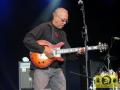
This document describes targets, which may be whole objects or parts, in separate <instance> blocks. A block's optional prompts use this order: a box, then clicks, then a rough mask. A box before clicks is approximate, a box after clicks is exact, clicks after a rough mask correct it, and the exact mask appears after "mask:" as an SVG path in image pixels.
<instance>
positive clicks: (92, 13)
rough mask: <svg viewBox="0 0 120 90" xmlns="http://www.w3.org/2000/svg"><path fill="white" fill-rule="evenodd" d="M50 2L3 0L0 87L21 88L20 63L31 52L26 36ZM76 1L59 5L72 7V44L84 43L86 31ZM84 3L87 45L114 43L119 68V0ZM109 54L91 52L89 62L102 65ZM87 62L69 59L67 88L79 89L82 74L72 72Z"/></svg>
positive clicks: (87, 0) (69, 27)
mask: <svg viewBox="0 0 120 90" xmlns="http://www.w3.org/2000/svg"><path fill="white" fill-rule="evenodd" d="M50 1H52V0H0V90H18V62H19V61H21V60H22V57H24V56H28V53H29V51H28V50H27V49H26V48H25V47H24V45H23V42H22V41H23V38H24V36H25V34H26V33H27V32H28V31H30V30H31V29H32V28H33V27H35V26H36V25H38V24H39V23H41V22H42V20H41V19H40V15H42V12H43V11H44V10H45V8H46V6H47V5H48V4H49V3H50ZM53 1H55V0H53ZM77 2H78V0H64V1H62V2H61V4H60V6H62V7H65V8H67V9H68V10H69V14H70V17H69V23H68V24H67V25H66V27H65V29H66V30H65V32H66V33H67V34H68V35H67V36H68V41H69V43H70V44H71V46H72V47H80V46H84V39H83V38H82V34H81V32H82V31H84V29H82V27H83V18H82V16H83V15H82V12H81V10H80V8H81V5H78V3H77ZM84 6H85V8H84V9H85V20H86V25H87V32H88V39H89V42H88V45H97V44H98V42H99V41H100V42H103V43H107V44H108V45H109V46H111V41H112V42H113V43H112V45H113V46H112V48H111V49H110V48H109V49H110V55H111V57H110V62H111V63H110V66H111V68H112V69H113V70H115V71H117V70H118V68H119V67H120V61H119V60H120V41H119V40H114V39H113V38H112V37H120V31H119V29H120V27H119V19H118V18H119V9H118V6H119V2H118V0H84ZM49 8H50V7H49ZM51 8H52V5H51ZM47 15H49V14H47ZM46 17H47V16H46ZM46 17H45V18H46ZM44 21H46V20H44ZM106 54H107V51H105V52H103V53H100V52H99V51H90V52H89V61H91V62H93V64H94V62H97V64H98V65H100V67H101V64H99V63H101V62H102V63H104V64H105V65H107V59H106ZM84 61H85V60H84V59H83V56H81V60H78V61H71V62H67V65H66V66H67V82H68V90H79V89H80V83H83V84H84V82H81V81H80V77H81V76H79V75H76V74H73V73H70V72H71V71H73V72H77V73H81V72H83V71H84V69H83V67H82V65H83V62H84ZM102 65H103V64H102ZM91 66H94V65H91ZM89 68H90V67H89ZM92 68H97V67H91V68H90V69H91V71H92V70H93V69H92ZM94 72H95V71H94ZM92 73H93V72H92ZM81 90H83V89H81Z"/></svg>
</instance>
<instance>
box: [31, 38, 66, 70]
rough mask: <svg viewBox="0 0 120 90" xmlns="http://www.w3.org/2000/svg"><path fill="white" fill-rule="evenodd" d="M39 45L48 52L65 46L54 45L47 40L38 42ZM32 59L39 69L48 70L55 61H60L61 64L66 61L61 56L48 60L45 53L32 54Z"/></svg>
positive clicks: (61, 43)
mask: <svg viewBox="0 0 120 90" xmlns="http://www.w3.org/2000/svg"><path fill="white" fill-rule="evenodd" d="M37 43H38V44H39V45H42V46H44V47H45V49H46V50H50V49H53V50H54V49H57V48H58V49H59V48H61V47H62V46H63V45H64V43H63V42H60V43H58V44H56V45H53V44H51V43H50V42H48V41H46V40H38V41H37ZM30 59H31V61H32V63H33V64H34V65H35V66H36V67H38V68H46V67H48V66H49V65H51V64H52V63H53V62H54V61H60V62H63V61H64V59H63V58H62V57H61V56H60V55H56V56H53V57H51V58H48V57H47V56H46V55H45V53H41V54H40V53H36V52H30Z"/></svg>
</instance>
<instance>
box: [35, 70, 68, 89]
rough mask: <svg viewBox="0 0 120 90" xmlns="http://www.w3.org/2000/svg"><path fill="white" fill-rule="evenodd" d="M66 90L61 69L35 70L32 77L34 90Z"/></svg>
mask: <svg viewBox="0 0 120 90" xmlns="http://www.w3.org/2000/svg"><path fill="white" fill-rule="evenodd" d="M48 85H49V87H50V89H51V90H66V79H65V75H64V73H63V71H62V69H61V68H48V69H35V71H34V77H33V87H34V90H46V87H47V86H48Z"/></svg>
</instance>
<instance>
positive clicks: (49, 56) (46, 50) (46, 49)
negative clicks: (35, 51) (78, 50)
mask: <svg viewBox="0 0 120 90" xmlns="http://www.w3.org/2000/svg"><path fill="white" fill-rule="evenodd" d="M44 53H45V55H46V56H47V57H48V58H52V57H53V49H51V48H49V47H47V48H45V50H44Z"/></svg>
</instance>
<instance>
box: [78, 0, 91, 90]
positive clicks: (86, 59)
mask: <svg viewBox="0 0 120 90" xmlns="http://www.w3.org/2000/svg"><path fill="white" fill-rule="evenodd" d="M78 4H79V5H81V8H80V10H81V11H82V15H83V24H84V26H83V29H84V32H82V37H83V38H84V46H85V66H86V67H85V68H86V69H85V72H86V77H87V78H86V82H87V83H86V84H87V90H89V78H88V49H87V42H88V34H87V25H86V22H85V10H84V3H83V1H82V0H79V1H78Z"/></svg>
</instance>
